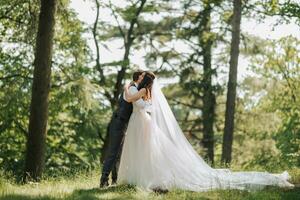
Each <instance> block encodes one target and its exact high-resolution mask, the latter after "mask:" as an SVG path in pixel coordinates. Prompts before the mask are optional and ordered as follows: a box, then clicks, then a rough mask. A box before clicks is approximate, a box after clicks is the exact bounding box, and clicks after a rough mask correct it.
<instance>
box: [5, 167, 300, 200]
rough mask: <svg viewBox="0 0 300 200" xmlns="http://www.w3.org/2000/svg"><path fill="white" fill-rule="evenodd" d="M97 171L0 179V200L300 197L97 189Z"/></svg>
mask: <svg viewBox="0 0 300 200" xmlns="http://www.w3.org/2000/svg"><path fill="white" fill-rule="evenodd" d="M289 172H290V174H291V175H292V182H293V183H296V184H297V183H300V169H298V170H293V171H289ZM98 181H99V173H96V172H94V173H91V174H88V175H86V174H85V175H82V174H77V175H75V176H74V177H73V178H65V177H61V178H55V179H54V178H52V179H48V180H44V181H42V182H41V183H31V184H26V185H20V184H16V183H13V182H9V181H8V180H4V179H1V178H0V200H4V199H5V200H8V199H14V200H35V199H42V200H56V199H60V200H63V199H67V200H68V199H70V200H71V199H78V200H79V199H82V200H88V199H91V200H96V199H115V200H117V199H120V200H122V199H124V200H125V199H169V200H173V199H178V200H181V199H225V200H226V199H228V200H233V199H247V200H250V199H251V200H252V199H253V200H256V199H263V200H264V199H272V200H275V199H284V200H286V199H291V200H294V199H295V200H297V199H300V188H299V187H296V188H294V189H290V190H287V189H280V188H275V187H272V188H266V189H264V190H261V191H255V192H247V191H239V190H214V191H211V192H188V191H181V190H175V191H170V192H168V193H166V194H157V193H154V192H151V193H149V192H145V191H142V190H140V189H138V188H135V187H131V186H128V185H121V186H111V187H109V188H107V189H99V188H98Z"/></svg>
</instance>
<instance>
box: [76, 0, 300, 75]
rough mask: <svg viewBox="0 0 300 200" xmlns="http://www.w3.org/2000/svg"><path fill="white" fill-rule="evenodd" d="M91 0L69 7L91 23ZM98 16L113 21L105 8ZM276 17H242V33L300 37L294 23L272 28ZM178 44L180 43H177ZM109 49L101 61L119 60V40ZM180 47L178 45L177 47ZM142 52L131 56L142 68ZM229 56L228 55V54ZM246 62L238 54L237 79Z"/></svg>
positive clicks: (93, 13) (120, 1) (102, 50)
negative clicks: (261, 21)
mask: <svg viewBox="0 0 300 200" xmlns="http://www.w3.org/2000/svg"><path fill="white" fill-rule="evenodd" d="M112 2H113V3H114V2H117V3H118V5H124V3H125V2H126V1H124V0H112ZM93 6H94V5H93V2H92V1H82V0H71V7H72V8H74V10H75V11H76V12H77V13H78V17H79V19H80V20H82V21H84V22H86V23H88V24H92V23H93V22H94V20H95V16H96V11H95V9H93ZM100 17H101V18H102V19H104V20H105V21H108V20H110V21H114V18H113V17H112V16H111V15H110V14H109V13H108V12H106V11H105V10H101V11H100ZM275 23H276V19H275V18H274V17H273V18H271V17H269V18H266V20H265V21H264V22H263V23H258V22H257V21H255V20H254V19H245V18H244V19H242V24H241V29H242V32H244V33H246V32H247V33H249V34H251V35H256V36H259V37H261V38H265V39H279V38H281V37H285V36H289V35H292V36H295V37H297V38H299V39H300V26H298V25H296V24H284V25H279V26H276V27H275V28H274V24H275ZM87 37H88V38H89V45H90V46H91V48H92V49H93V50H95V46H94V43H93V41H92V35H91V34H90V35H88V36H87ZM179 45H180V44H179ZM109 47H110V49H111V51H108V50H107V49H105V48H103V47H101V48H100V55H101V63H106V62H111V61H113V60H120V59H121V58H122V56H123V53H124V52H123V49H121V47H122V42H121V41H119V42H118V41H115V42H111V43H110V44H109ZM179 48H180V47H179ZM144 54H145V53H144V52H143V51H140V52H137V53H135V55H134V57H132V58H131V62H132V63H134V64H137V65H138V66H140V67H141V68H142V69H146V67H145V63H144V59H143V56H144ZM228 56H229V55H228ZM247 67H248V62H247V60H246V59H245V58H242V57H241V56H240V59H239V67H238V73H239V74H238V79H239V80H242V79H243V77H245V76H246V75H247V74H249V73H251V72H250V71H249V70H247Z"/></svg>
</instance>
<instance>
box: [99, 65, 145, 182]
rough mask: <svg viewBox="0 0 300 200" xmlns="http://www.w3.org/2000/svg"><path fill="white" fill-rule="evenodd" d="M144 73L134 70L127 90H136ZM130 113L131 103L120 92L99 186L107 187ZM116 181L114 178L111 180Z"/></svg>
mask: <svg viewBox="0 0 300 200" xmlns="http://www.w3.org/2000/svg"><path fill="white" fill-rule="evenodd" d="M144 75H145V72H143V71H136V72H134V73H133V75H132V80H133V82H132V83H131V84H130V87H129V91H130V92H131V93H136V92H138V89H137V87H138V84H140V83H141V81H142V80H143V78H144ZM131 113H132V103H129V102H127V101H126V100H125V99H124V93H122V94H121V96H120V98H119V101H118V107H117V110H116V111H115V112H114V114H113V117H112V121H111V123H110V125H109V131H108V134H109V141H110V142H109V146H108V154H107V156H106V158H105V160H104V164H103V168H102V175H101V179H100V188H103V187H107V186H108V185H109V184H108V176H109V174H110V172H111V171H112V168H113V167H114V165H115V164H116V162H117V160H118V159H119V155H120V154H121V149H122V140H123V137H124V134H125V132H126V129H127V124H128V121H129V118H130V115H131ZM113 181H116V180H113Z"/></svg>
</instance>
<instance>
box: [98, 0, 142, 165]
mask: <svg viewBox="0 0 300 200" xmlns="http://www.w3.org/2000/svg"><path fill="white" fill-rule="evenodd" d="M145 3H146V0H141V1H140V6H139V7H138V9H137V11H136V13H135V17H134V18H133V19H132V20H131V22H130V27H129V29H128V31H127V34H126V37H125V35H124V38H123V39H124V46H125V52H124V56H123V63H122V66H121V69H120V70H119V71H118V74H117V81H116V84H115V89H114V92H113V97H112V98H111V99H112V100H111V101H110V103H111V107H112V110H115V109H116V106H117V103H118V98H119V95H120V93H121V91H122V81H123V79H124V76H125V73H126V69H127V67H128V66H129V53H130V50H131V46H132V44H133V41H134V39H135V37H134V35H133V34H134V33H133V31H134V26H135V24H136V23H137V20H138V17H139V15H140V14H141V12H142V10H143V8H144V5H145ZM120 31H121V35H123V34H124V32H123V30H122V29H121V27H120ZM111 121H112V119H111V120H110V122H111ZM107 130H109V125H108V127H107ZM108 144H109V135H108V132H107V134H106V136H105V139H104V145H103V147H102V149H101V153H102V154H101V160H104V159H105V157H106V152H107V148H108Z"/></svg>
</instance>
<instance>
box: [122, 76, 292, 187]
mask: <svg viewBox="0 0 300 200" xmlns="http://www.w3.org/2000/svg"><path fill="white" fill-rule="evenodd" d="M124 89H125V95H126V99H127V100H128V101H132V102H133V113H132V115H131V118H130V120H129V124H128V128H127V132H126V136H125V140H124V145H123V151H122V156H121V161H120V167H119V173H118V174H119V177H118V183H119V184H123V183H127V184H132V185H136V186H138V187H141V188H143V189H145V190H153V189H156V188H159V189H162V190H171V189H183V190H191V191H207V190H211V189H257V188H263V187H264V186H267V185H273V186H279V187H293V185H292V184H291V183H289V182H288V181H287V180H288V178H289V175H288V173H287V172H283V173H282V174H270V173H267V172H232V171H230V170H229V169H213V168H211V167H210V166H209V165H208V164H207V163H206V162H205V161H204V160H203V159H202V158H201V157H200V156H199V155H198V154H197V152H196V151H195V150H194V149H193V147H192V146H191V144H190V143H189V142H188V140H187V139H186V138H185V136H184V134H183V132H182V131H181V129H180V127H179V125H178V123H177V121H176V119H175V117H174V115H173V113H172V111H171V109H170V107H169V104H168V102H167V100H166V98H165V96H164V95H163V93H162V91H161V89H160V87H159V85H158V82H157V79H156V78H155V75H154V74H153V73H151V72H147V73H146V74H145V77H144V80H143V81H142V82H141V84H140V85H139V92H138V93H136V94H130V93H129V91H128V87H127V86H125V87H124ZM140 98H142V99H143V100H144V101H145V102H148V103H147V104H146V105H148V106H144V107H139V105H138V104H135V102H134V101H136V100H138V99H140Z"/></svg>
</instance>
